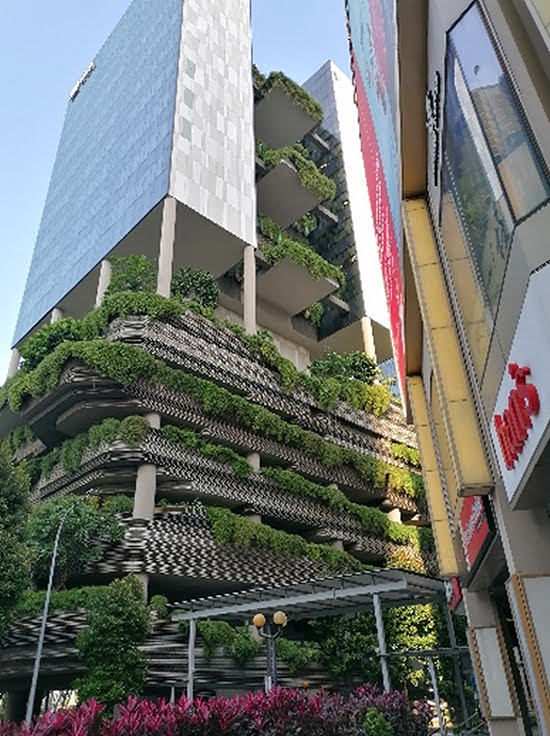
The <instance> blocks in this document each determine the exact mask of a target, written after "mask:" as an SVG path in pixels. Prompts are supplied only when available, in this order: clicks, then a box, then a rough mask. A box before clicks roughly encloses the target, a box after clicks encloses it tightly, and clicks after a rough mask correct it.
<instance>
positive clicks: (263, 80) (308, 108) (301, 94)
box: [252, 64, 323, 124]
mask: <svg viewBox="0 0 550 736" xmlns="http://www.w3.org/2000/svg"><path fill="white" fill-rule="evenodd" d="M252 77H253V79H254V82H255V83H256V86H257V87H258V89H260V90H262V92H263V93H264V94H265V95H266V94H267V93H268V92H269V90H270V89H273V88H274V87H279V88H281V89H283V90H284V91H285V92H286V93H287V94H288V95H289V96H290V97H291V98H292V99H293V100H294V102H295V103H296V105H298V107H301V108H302V110H303V111H304V112H305V113H307V114H308V115H309V116H310V117H311V118H313V120H314V121H315V123H316V124H319V123H322V122H323V108H322V107H321V105H320V104H319V103H318V102H317V100H314V99H313V97H311V95H310V94H308V93H307V92H306V91H305V89H304V88H303V87H300V85H299V84H296V82H295V81H294V80H292V79H290V77H287V76H286V74H283V72H271V74H270V75H269V76H268V77H266V76H265V75H264V74H262V73H261V71H260V70H259V69H258V67H257V66H256V65H255V64H254V65H253V66H252Z"/></svg>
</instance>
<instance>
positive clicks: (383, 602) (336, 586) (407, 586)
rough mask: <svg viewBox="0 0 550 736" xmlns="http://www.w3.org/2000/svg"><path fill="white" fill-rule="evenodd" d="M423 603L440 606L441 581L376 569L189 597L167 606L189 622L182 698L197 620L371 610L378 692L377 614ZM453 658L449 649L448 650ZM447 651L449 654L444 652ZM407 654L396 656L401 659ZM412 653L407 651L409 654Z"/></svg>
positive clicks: (382, 648) (381, 642)
mask: <svg viewBox="0 0 550 736" xmlns="http://www.w3.org/2000/svg"><path fill="white" fill-rule="evenodd" d="M423 603H445V586H444V583H443V581H442V580H437V579H435V578H429V577H426V576H424V575H418V574H416V573H411V572H405V571H403V570H388V569H377V570H370V571H368V572H360V573H354V574H350V575H339V576H335V577H328V578H315V579H312V580H307V581H305V582H298V583H292V584H289V585H284V586H273V587H270V588H256V589H249V590H243V591H239V592H236V593H224V594H221V595H215V596H209V597H206V598H195V599H193V600H190V601H185V602H182V603H177V604H174V605H173V611H172V620H173V621H189V656H188V671H187V697H188V698H192V697H193V689H194V673H195V644H196V636H197V621H199V620H202V619H209V618H213V619H220V620H225V621H238V622H242V620H243V616H246V614H254V613H258V612H259V611H261V612H262V613H263V614H265V615H268V614H271V613H274V612H275V611H277V610H279V609H282V610H284V611H285V613H286V614H287V616H288V618H289V619H291V620H294V621H299V620H300V619H305V618H308V619H309V618H316V617H319V616H339V615H348V616H350V615H353V614H355V613H357V612H359V611H365V610H370V609H374V615H375V620H376V632H377V636H378V650H379V657H380V667H381V670H382V682H383V684H384V690H385V691H386V692H389V691H390V689H391V682H390V674H389V667H388V658H389V657H390V656H391V653H389V652H388V651H387V648H386V639H385V633H384V623H383V619H382V610H383V609H384V608H394V607H397V606H416V605H421V604H423ZM447 626H448V627H450V628H449V636H450V639H451V642H453V643H454V631H453V630H452V620H451V619H450V617H448V618H447ZM451 649H452V651H453V655H452V656H453V659H455V657H456V652H455V647H451ZM445 653H449V650H448V649H447V650H445ZM406 654H407V653H405V652H400V655H401V656H405V655H406ZM413 654H414V652H410V655H413Z"/></svg>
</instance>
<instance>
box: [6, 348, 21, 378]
mask: <svg viewBox="0 0 550 736" xmlns="http://www.w3.org/2000/svg"><path fill="white" fill-rule="evenodd" d="M20 360H21V355H20V354H19V350H18V349H17V348H12V350H11V355H10V364H9V366H8V378H13V376H15V374H16V373H17V369H18V368H19V361H20Z"/></svg>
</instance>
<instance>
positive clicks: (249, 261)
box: [243, 245, 257, 335]
mask: <svg viewBox="0 0 550 736" xmlns="http://www.w3.org/2000/svg"><path fill="white" fill-rule="evenodd" d="M243 259H244V268H243V271H244V275H243V276H244V277H243V308H244V329H245V332H246V334H247V335H255V334H256V327H257V326H256V251H255V248H254V247H253V246H251V245H247V246H246V247H245V249H244V253H243Z"/></svg>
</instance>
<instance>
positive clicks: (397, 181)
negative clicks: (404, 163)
mask: <svg viewBox="0 0 550 736" xmlns="http://www.w3.org/2000/svg"><path fill="white" fill-rule="evenodd" d="M346 10H347V17H348V27H349V38H350V46H351V49H350V50H351V65H352V72H353V79H354V85H355V94H356V102H357V108H358V113H359V128H360V134H361V151H362V156H363V163H364V165H365V173H366V177H367V188H368V194H369V199H370V204H371V209H372V215H373V219H374V228H375V232H376V239H377V244H378V253H379V257H380V263H381V266H382V278H383V281H384V288H385V292H386V301H387V304H388V312H389V315H390V328H391V334H392V342H393V350H394V355H395V362H396V367H397V376H398V380H399V385H400V389H401V394H402V395H404V393H405V344H404V326H403V321H404V320H403V315H404V295H403V252H402V237H401V215H400V211H401V163H400V160H401V159H400V151H399V90H398V67H397V20H396V0H346Z"/></svg>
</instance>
